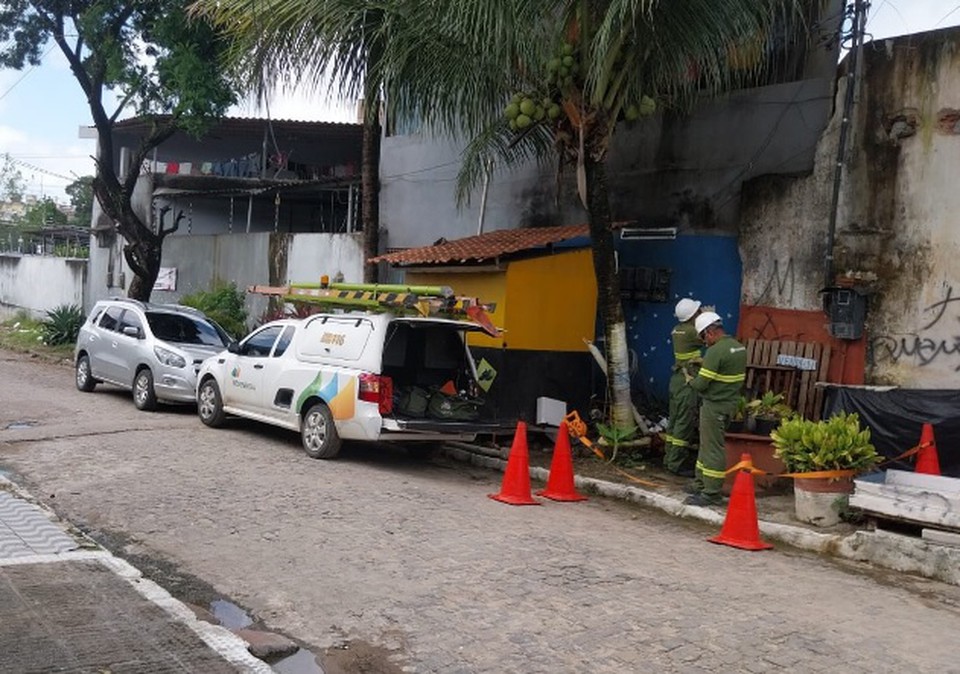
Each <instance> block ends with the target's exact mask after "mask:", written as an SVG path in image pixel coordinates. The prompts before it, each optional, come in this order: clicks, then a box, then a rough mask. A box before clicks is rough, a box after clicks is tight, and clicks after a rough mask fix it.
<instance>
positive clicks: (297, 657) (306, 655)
mask: <svg viewBox="0 0 960 674" xmlns="http://www.w3.org/2000/svg"><path fill="white" fill-rule="evenodd" d="M210 613H212V614H213V617H214V618H216V619H217V621H218V622H219V623H220V624H221V625H223V626H224V627H226V628H227V629H228V630H239V629H243V628H244V627H250V626H251V625H253V620H252V619H251V618H250V615H249V614H248V613H247V612H246V611H244V610H243V609H242V608H240V607H239V606H237V605H236V604H234V603H233V602H231V601H227V600H226V599H215V600H213V601H212V602H210ZM270 666H271V667H273V670H274V671H275V672H279V674H324V672H323V667H321V666H320V665H319V664H318V663H317V656H316V655H314V654H313V653H311V652H310V651H308V650H307V649H305V648H300V649H298V650H297V651H296V652H295V653H293V655H288V656H286V657H283V658H280V659H279V660H277V661H276V662H271V663H270Z"/></svg>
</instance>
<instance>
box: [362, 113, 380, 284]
mask: <svg viewBox="0 0 960 674" xmlns="http://www.w3.org/2000/svg"><path fill="white" fill-rule="evenodd" d="M370 105H372V106H375V107H374V111H373V112H371V111H367V113H368V114H366V115H365V116H364V122H363V147H362V150H361V152H362V155H361V159H360V161H361V164H360V184H361V188H362V191H363V206H362V211H363V282H364V283H376V282H377V276H378V274H377V265H375V264H370V263H369V260H370V259H371V258H374V257H376V256H377V253H378V252H379V249H380V122H379V108H380V101H379V100H373V101H370Z"/></svg>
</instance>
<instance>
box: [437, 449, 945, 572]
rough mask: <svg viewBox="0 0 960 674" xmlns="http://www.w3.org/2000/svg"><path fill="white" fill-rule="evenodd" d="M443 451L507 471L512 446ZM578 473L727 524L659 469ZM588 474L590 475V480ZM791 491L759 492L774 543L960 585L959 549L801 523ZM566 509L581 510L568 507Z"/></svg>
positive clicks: (639, 498)
mask: <svg viewBox="0 0 960 674" xmlns="http://www.w3.org/2000/svg"><path fill="white" fill-rule="evenodd" d="M442 451H443V454H445V455H446V456H449V457H450V458H452V459H455V460H458V461H466V462H468V463H471V464H472V465H475V466H480V467H484V468H490V469H493V470H498V471H500V472H503V470H504V469H505V468H506V459H507V458H508V454H509V451H510V448H509V446H505V447H502V448H501V449H500V450H499V451H498V450H495V449H491V448H489V447H479V446H475V447H471V446H469V445H467V444H466V443H456V446H454V445H446V446H444V447H443V450H442ZM551 454H552V453H551V451H550V450H549V449H546V448H545V449H544V450H543V451H539V450H533V449H531V451H530V478H531V479H532V480H534V481H537V482H540V483H544V484H545V483H546V481H547V477H548V476H549V466H550V460H551ZM574 470H575V472H576V475H575V477H574V483H575V484H576V487H577V489H578V490H579V491H581V492H582V493H584V494H587V495H597V496H604V497H607V498H617V499H621V500H625V501H631V502H634V503H638V504H641V505H644V506H649V507H652V508H657V509H658V510H662V511H664V512H666V513H668V514H670V515H674V516H677V517H681V518H684V519H693V520H699V521H702V522H705V523H708V524H710V525H712V526H714V527H716V529H717V531H718V532H719V530H720V527H721V526H722V525H723V520H724V517H725V515H726V505H725V504H724V505H722V506H713V507H709V508H701V507H698V506H687V505H684V504H683V500H684V499H685V498H686V496H687V495H686V494H685V493H684V492H683V486H684V485H685V484H686V483H687V482H689V479H684V478H677V477H676V476H673V475H670V474H669V473H667V472H666V471H662V470H660V469H659V468H652V469H650V470H636V469H634V470H629V471H626V472H628V473H631V474H633V475H635V476H636V477H639V478H641V479H643V480H644V481H645V482H653V483H655V484H657V485H658V486H656V487H650V486H646V485H640V484H636V483H633V482H632V481H631V480H630V479H629V478H627V477H626V476H625V475H624V474H623V473H621V472H617V471H616V470H615V469H614V468H613V467H611V466H610V465H609V464H605V463H602V462H600V461H599V460H598V459H594V458H592V457H590V456H587V457H586V458H577V459H575V461H574ZM587 474H589V475H591V476H590V477H587ZM786 489H788V488H782V489H780V490H770V491H766V490H759V489H758V490H757V513H758V518H759V525H760V533H761V536H762V537H763V538H764V539H766V540H768V541H769V542H772V543H777V542H779V543H784V544H787V545H790V546H792V547H795V548H799V549H802V550H808V551H810V552H815V553H817V554H824V555H832V556H835V557H839V558H842V559H847V560H851V561H857V562H867V563H869V564H873V565H875V566H879V567H883V568H887V569H892V570H894V571H902V572H907V573H915V574H917V575H920V576H923V577H925V578H931V579H934V580H939V581H942V582H944V583H949V584H951V585H960V548H957V547H951V546H945V545H937V544H935V543H930V542H928V541H925V540H922V539H919V538H914V537H911V536H904V535H900V534H894V533H891V532H888V531H880V530H877V531H867V530H864V529H862V528H858V527H857V526H855V525H852V524H846V523H841V524H839V525H837V526H834V527H829V528H825V529H820V528H818V527H815V526H813V525H808V524H804V523H801V522H798V521H797V520H796V519H794V518H793V508H794V505H793V494H792V492H789V491H786ZM564 507H576V506H575V505H573V504H564ZM705 544H706V543H705ZM743 554H758V553H750V552H744V553H743Z"/></svg>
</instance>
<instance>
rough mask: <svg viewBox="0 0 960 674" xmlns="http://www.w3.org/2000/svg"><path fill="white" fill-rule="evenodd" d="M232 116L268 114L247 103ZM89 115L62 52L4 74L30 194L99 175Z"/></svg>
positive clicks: (903, 17) (880, 16)
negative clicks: (86, 134) (85, 130)
mask: <svg viewBox="0 0 960 674" xmlns="http://www.w3.org/2000/svg"><path fill="white" fill-rule="evenodd" d="M956 25H960V0H873V2H872V6H871V10H870V16H869V20H868V22H867V32H868V33H870V35H871V36H872V37H873V38H884V37H891V36H895V35H905V34H909V33H917V32H922V31H925V30H932V29H934V28H946V27H949V26H956ZM269 103H270V116H271V117H273V118H274V119H299V120H308V121H336V122H349V121H355V119H356V106H355V104H354V103H343V104H332V103H330V102H329V101H328V100H327V99H326V96H325V95H324V94H323V93H318V94H315V95H312V96H311V95H310V94H309V93H308V92H303V93H301V94H299V95H297V96H290V95H279V96H274V97H272V98H271V99H270V102H269ZM229 114H231V115H234V116H250V117H253V116H264V115H265V113H264V112H263V111H262V110H259V109H258V108H257V107H256V106H254V105H252V104H250V103H245V104H243V105H241V106H238V107H237V108H235V109H233V110H231V111H230V113H229ZM90 119H91V118H90V113H89V110H88V108H87V106H86V101H85V99H84V97H83V94H82V93H81V91H80V87H79V85H78V84H77V82H76V80H74V78H73V76H72V75H71V74H70V70H69V67H68V66H67V62H66V59H65V58H64V57H63V55H62V54H60V52H59V51H58V50H56V49H52V50H50V51H49V52H48V54H47V56H45V57H44V59H43V63H42V64H41V65H40V66H39V67H37V68H33V69H25V70H23V71H11V70H0V155H2V154H4V153H10V155H11V156H12V157H13V158H14V159H16V160H18V161H19V162H22V164H21V165H20V166H19V168H20V170H21V172H22V174H23V176H24V179H25V181H26V182H27V193H28V194H33V195H36V196H38V197H39V196H49V197H52V198H53V199H55V200H57V201H60V202H63V203H66V202H67V201H68V200H67V198H66V196H65V193H64V191H63V188H64V187H66V185H68V184H69V183H70V182H72V181H73V180H74V179H75V178H76V177H77V176H81V175H90V174H92V173H93V161H92V160H91V158H90V156H91V155H92V154H93V152H94V149H95V148H94V141H93V140H87V139H81V138H80V137H79V130H80V127H82V126H89V125H90V123H91V122H90Z"/></svg>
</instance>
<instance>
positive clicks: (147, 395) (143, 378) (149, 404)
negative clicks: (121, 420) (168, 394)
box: [133, 367, 157, 412]
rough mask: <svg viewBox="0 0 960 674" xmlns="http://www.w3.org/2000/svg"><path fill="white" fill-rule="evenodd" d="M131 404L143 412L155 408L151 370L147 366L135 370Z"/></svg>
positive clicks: (155, 397)
mask: <svg viewBox="0 0 960 674" xmlns="http://www.w3.org/2000/svg"><path fill="white" fill-rule="evenodd" d="M133 404H134V405H136V406H137V409H138V410H143V411H144V412H152V411H154V410H155V409H157V392H156V391H155V390H154V389H153V372H151V371H150V369H149V368H146V367H145V368H143V369H142V370H140V371H139V372H137V376H136V377H135V378H134V380H133Z"/></svg>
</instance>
